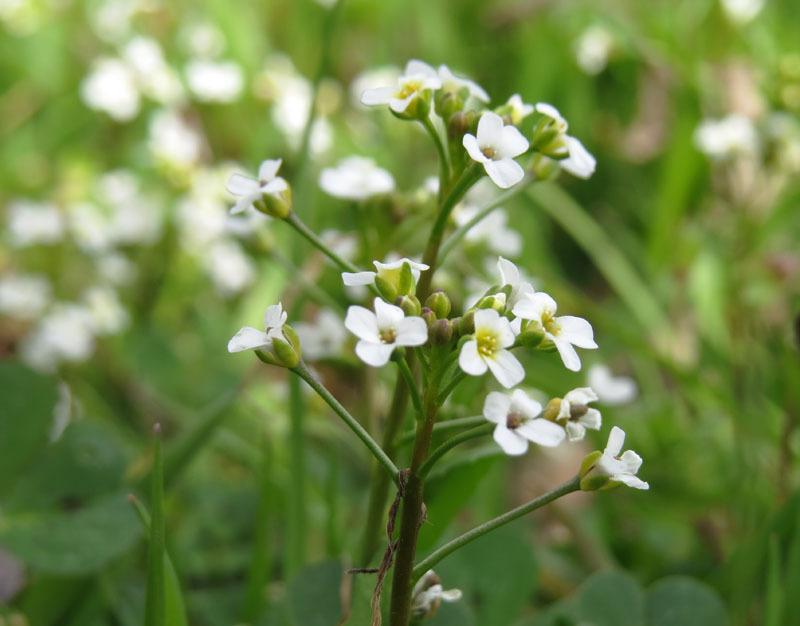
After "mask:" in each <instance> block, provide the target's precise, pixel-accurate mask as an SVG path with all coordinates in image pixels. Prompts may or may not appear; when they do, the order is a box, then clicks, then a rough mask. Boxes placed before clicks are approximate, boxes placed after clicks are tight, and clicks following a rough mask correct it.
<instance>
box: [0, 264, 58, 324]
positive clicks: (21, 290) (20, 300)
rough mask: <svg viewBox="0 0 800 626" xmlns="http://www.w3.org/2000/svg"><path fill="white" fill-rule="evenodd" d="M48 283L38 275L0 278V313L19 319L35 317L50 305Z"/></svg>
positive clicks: (5, 275) (17, 275)
mask: <svg viewBox="0 0 800 626" xmlns="http://www.w3.org/2000/svg"><path fill="white" fill-rule="evenodd" d="M51 291H52V290H51V287H50V281H49V280H47V278H46V277H44V276H40V275H39V274H3V275H2V276H0V313H2V314H3V315H8V316H10V317H16V318H20V319H33V318H35V317H37V316H38V315H39V314H40V313H41V312H42V311H44V309H45V308H46V307H47V305H48V304H49V303H50V293H51Z"/></svg>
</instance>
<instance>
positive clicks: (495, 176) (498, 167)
mask: <svg viewBox="0 0 800 626" xmlns="http://www.w3.org/2000/svg"><path fill="white" fill-rule="evenodd" d="M483 167H484V168H486V173H487V174H488V175H489V178H491V179H492V182H494V184H495V185H497V186H498V187H500V188H501V189H508V188H509V187H513V186H514V185H516V184H517V183H518V182H519V181H521V180H522V179H523V177H524V176H525V172H524V171H523V169H522V166H521V165H520V164H519V163H517V162H516V161H515V160H514V159H512V158H510V157H509V158H505V159H500V160H499V161H488V162H486V163H484V164H483Z"/></svg>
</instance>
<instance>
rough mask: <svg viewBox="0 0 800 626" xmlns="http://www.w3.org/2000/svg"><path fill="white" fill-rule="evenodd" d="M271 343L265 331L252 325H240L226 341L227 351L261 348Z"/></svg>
mask: <svg viewBox="0 0 800 626" xmlns="http://www.w3.org/2000/svg"><path fill="white" fill-rule="evenodd" d="M271 345H272V341H271V340H270V339H269V337H267V333H265V332H264V331H263V330H258V329H257V328H253V327H252V326H242V328H241V329H240V330H239V332H238V333H236V334H235V335H234V336H233V337H231V340H230V341H229V342H228V352H243V351H245V350H261V349H262V348H268V347H269V346H271Z"/></svg>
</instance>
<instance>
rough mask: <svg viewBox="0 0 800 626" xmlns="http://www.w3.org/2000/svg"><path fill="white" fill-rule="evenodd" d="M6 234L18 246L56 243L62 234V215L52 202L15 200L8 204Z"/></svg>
mask: <svg viewBox="0 0 800 626" xmlns="http://www.w3.org/2000/svg"><path fill="white" fill-rule="evenodd" d="M8 235H9V239H10V240H11V245H13V246H15V247H18V248H22V247H25V246H31V245H36V244H51V243H56V242H58V241H60V240H61V238H62V237H63V235H64V217H63V215H62V214H61V212H60V211H59V210H58V208H56V207H55V206H53V205H52V204H39V203H36V202H30V201H28V200H15V201H14V202H12V203H11V204H9V206H8Z"/></svg>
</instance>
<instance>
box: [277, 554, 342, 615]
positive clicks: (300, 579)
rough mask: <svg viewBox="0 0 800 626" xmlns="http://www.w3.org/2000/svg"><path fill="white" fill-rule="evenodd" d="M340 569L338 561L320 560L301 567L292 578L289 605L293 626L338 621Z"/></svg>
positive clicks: (340, 609)
mask: <svg viewBox="0 0 800 626" xmlns="http://www.w3.org/2000/svg"><path fill="white" fill-rule="evenodd" d="M343 570H344V567H343V566H342V564H341V563H340V562H339V561H322V562H321V563H315V564H313V565H309V566H308V567H305V568H303V569H302V570H300V572H299V573H298V574H297V576H295V577H294V578H293V579H292V580H291V582H290V583H289V602H288V604H289V614H290V616H291V623H292V624H293V625H294V626H330V625H331V624H336V623H337V622H338V621H339V619H340V617H341V615H342V601H341V592H340V588H341V585H342V571H343Z"/></svg>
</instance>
